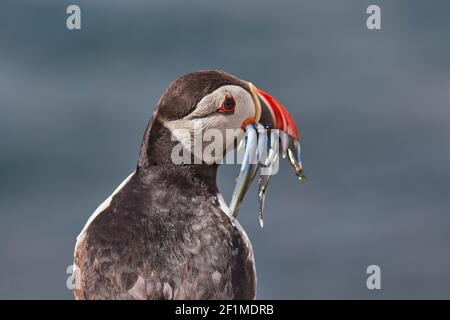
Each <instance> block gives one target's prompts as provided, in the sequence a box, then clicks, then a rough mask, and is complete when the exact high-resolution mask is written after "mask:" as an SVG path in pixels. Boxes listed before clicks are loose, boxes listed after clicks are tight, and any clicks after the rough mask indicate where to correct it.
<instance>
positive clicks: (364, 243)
mask: <svg viewBox="0 0 450 320" xmlns="http://www.w3.org/2000/svg"><path fill="white" fill-rule="evenodd" d="M73 3H76V4H78V5H79V6H80V7H81V10H82V13H81V14H82V30H80V31H69V30H67V28H66V18H67V14H66V8H67V6H68V5H70V4H73ZM369 4H377V5H379V6H380V7H381V10H382V13H381V15H382V17H381V18H382V29H381V30H378V31H370V30H368V29H367V28H366V18H367V14H366V8H367V6H368V5H369ZM449 12H450V2H448V1H445V0H442V1H424V0H422V1H418V0H411V1H406V0H398V1H381V0H376V1H375V0H374V1H361V0H341V1H334V0H319V1H318V0H315V1H312V0H310V1H287V0H284V1H267V0H254V1H239V0H231V1H206V0H203V1H200V0H191V1H173V0H152V1H118V0H115V1H108V2H106V1H87V0H78V1H76V2H69V1H56V0H55V1H45V0H41V1H31V0H29V1H22V0H2V1H1V3H0V298H3V299H13V298H26V299H37V298H42V299H50V298H53V299H72V298H73V295H72V292H71V291H69V290H68V289H67V288H66V279H67V277H68V274H66V268H67V266H68V265H70V264H72V259H73V249H74V245H75V238H76V236H77V234H78V233H79V232H80V230H81V229H82V227H83V226H84V224H85V222H86V221H87V219H88V217H89V216H90V215H91V213H92V212H93V211H94V210H95V208H96V207H97V206H98V205H99V204H100V203H101V202H102V201H103V200H104V199H105V198H106V197H107V196H109V195H110V194H111V192H112V191H113V190H114V189H115V187H116V186H117V185H118V184H119V183H120V182H121V181H122V180H123V179H124V178H125V177H127V176H128V174H129V173H130V172H131V171H133V170H134V168H135V165H136V160H137V153H138V149H139V144H140V142H141V137H142V134H143V131H144V129H145V127H146V124H147V121H148V119H149V118H150V116H151V113H152V111H153V108H154V106H155V103H156V102H157V100H158V98H159V96H160V95H161V93H162V92H163V90H164V89H165V88H166V87H167V86H168V84H169V83H170V82H171V81H172V80H174V79H176V78H177V77H178V76H179V75H181V74H183V73H187V72H191V71H196V70H201V69H211V68H218V69H223V70H225V71H228V72H230V73H232V74H235V75H236V76H238V77H240V78H243V79H247V80H251V81H252V82H253V83H255V84H256V85H257V86H259V87H260V88H262V89H264V90H266V91H268V92H270V93H271V94H273V95H274V96H275V97H277V98H278V99H279V100H280V101H281V102H283V103H284V104H285V105H286V106H287V108H288V109H289V110H290V111H291V113H292V114H293V116H294V118H295V119H296V120H297V123H298V124H299V126H300V131H301V134H302V153H303V164H304V167H305V170H306V173H307V175H308V177H309V180H308V181H307V182H306V183H304V184H300V183H299V182H298V180H297V179H296V178H295V176H294V175H293V173H292V172H291V168H290V167H289V165H288V163H287V162H282V166H281V170H280V172H279V174H278V175H277V176H275V177H274V178H273V179H272V181H271V184H270V187H269V191H268V197H267V203H266V218H265V226H264V229H260V227H259V223H258V218H257V195H256V188H255V185H254V186H253V189H252V190H251V192H250V193H249V194H247V196H246V201H245V203H244V206H243V208H242V209H241V211H240V215H239V220H240V222H241V224H242V225H243V226H244V228H245V229H246V230H247V233H248V235H249V237H250V239H251V240H252V243H253V247H254V250H255V256H256V266H257V273H258V295H257V298H260V299H264V298H275V299H278V298H286V299H312V298H325V299H328V298H333V299H337V298H340V299H352V298H361V299H377V298H388V299H397V298H450V250H449V246H450V233H449V230H450V210H449V208H450V165H449V164H450V145H449V137H450V105H449V101H450V90H449V88H450V63H449V62H450V34H449V32H450V19H449V18H448V15H449ZM237 172H238V167H237V166H224V167H223V168H221V170H220V176H219V184H220V188H221V191H222V193H223V194H224V196H225V197H226V199H229V197H230V195H231V192H232V189H233V185H234V176H236V175H237ZM371 264H376V265H379V266H380V267H381V287H382V288H381V290H372V291H369V290H368V289H367V288H366V278H367V276H368V275H367V274H366V268H367V266H368V265H371Z"/></svg>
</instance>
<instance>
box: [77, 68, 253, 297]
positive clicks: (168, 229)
mask: <svg viewBox="0 0 450 320" xmlns="http://www.w3.org/2000/svg"><path fill="white" fill-rule="evenodd" d="M228 84H231V85H237V86H240V87H242V88H244V89H245V90H249V89H248V84H247V83H246V82H244V81H242V80H240V79H237V78H235V77H233V76H231V75H229V74H227V73H224V72H221V71H204V72H196V73H191V74H188V75H185V76H182V77H180V78H179V79H178V80H176V81H175V82H173V83H172V84H171V85H170V86H169V88H168V89H167V90H166V92H165V93H164V94H163V95H162V97H161V98H160V100H159V102H158V105H157V107H156V111H155V113H154V115H153V117H152V119H151V120H150V122H149V125H148V127H147V129H146V131H145V134H144V138H143V141H142V145H141V150H140V153H139V159H138V165H137V168H136V171H135V173H134V174H132V176H131V177H130V178H129V179H128V180H127V182H126V183H125V184H124V185H123V186H122V187H121V188H120V190H118V191H117V192H116V193H115V194H114V195H113V196H112V198H110V199H109V201H108V202H107V203H106V204H105V205H104V207H102V208H101V209H100V211H99V212H98V214H97V215H96V216H95V218H93V220H92V221H91V222H90V223H89V224H88V225H87V226H86V227H85V229H84V230H83V231H82V233H81V234H80V236H79V238H78V242H77V245H76V252H75V268H76V274H75V276H76V289H75V296H76V298H77V299H253V298H254V297H255V292H256V274H255V268H254V261H253V252H252V248H251V245H250V242H249V241H248V239H247V237H246V235H245V232H244V231H243V230H242V229H241V228H240V227H239V224H238V222H237V221H232V219H230V217H229V216H228V215H227V214H226V213H225V212H224V211H223V210H222V209H221V206H220V203H219V198H218V189H217V185H216V174H217V165H215V164H212V165H206V164H192V165H190V164H185V165H175V164H173V163H172V161H171V159H170V152H171V150H172V148H173V146H174V144H175V143H176V142H175V141H171V132H170V131H169V130H168V129H167V128H166V127H165V126H164V125H163V121H166V120H174V119H179V118H182V117H184V116H186V115H187V114H189V113H190V112H192V110H193V108H195V106H196V104H197V103H198V101H200V99H201V98H202V97H204V96H205V95H207V94H208V93H211V92H212V91H214V90H215V89H217V88H219V87H221V86H223V85H228Z"/></svg>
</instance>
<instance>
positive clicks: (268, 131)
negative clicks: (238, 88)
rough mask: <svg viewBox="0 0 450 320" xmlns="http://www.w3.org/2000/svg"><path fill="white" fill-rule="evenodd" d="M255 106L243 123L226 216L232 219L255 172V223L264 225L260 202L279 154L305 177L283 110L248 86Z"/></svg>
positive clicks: (292, 128)
mask: <svg viewBox="0 0 450 320" xmlns="http://www.w3.org/2000/svg"><path fill="white" fill-rule="evenodd" d="M249 88H250V92H251V94H252V97H253V102H254V104H255V109H256V110H255V116H254V118H252V119H248V120H246V121H245V122H244V123H243V129H244V130H245V136H244V138H243V140H242V141H241V142H240V144H239V148H238V149H239V150H244V156H243V160H242V164H241V169H240V171H239V176H238V178H237V180H236V186H235V188H234V192H233V195H232V198H231V203H230V206H229V207H230V213H231V215H232V216H233V217H234V218H236V217H237V214H238V211H239V208H240V205H241V203H242V200H243V199H244V196H245V193H246V192H247V190H248V189H249V187H250V185H251V183H252V181H253V179H254V178H255V175H256V173H257V171H258V170H259V182H258V185H259V187H258V197H259V221H260V225H261V227H263V224H264V201H265V197H266V192H267V187H268V184H269V181H270V178H271V177H272V175H274V174H276V173H277V172H278V161H279V159H280V153H281V156H282V158H283V159H284V158H286V157H287V159H288V160H289V163H290V164H291V166H292V168H293V170H294V172H295V174H296V175H297V177H298V178H299V179H300V181H301V182H303V181H304V180H305V179H306V176H305V174H304V171H303V166H302V162H301V158H300V155H301V154H300V152H301V150H300V135H299V132H298V128H297V125H296V124H295V122H294V120H293V118H292V116H291V115H290V113H289V112H288V111H287V110H286V108H285V107H284V106H283V105H282V104H281V103H279V102H278V101H277V100H275V99H274V98H273V97H272V96H270V95H269V94H268V93H266V92H264V91H262V90H260V89H258V88H256V87H255V86H254V85H253V84H252V83H249Z"/></svg>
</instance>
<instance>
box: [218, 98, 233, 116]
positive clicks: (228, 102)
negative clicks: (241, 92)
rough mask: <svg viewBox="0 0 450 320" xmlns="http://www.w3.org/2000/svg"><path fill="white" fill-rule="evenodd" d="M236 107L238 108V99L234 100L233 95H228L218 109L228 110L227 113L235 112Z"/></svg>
mask: <svg viewBox="0 0 450 320" xmlns="http://www.w3.org/2000/svg"><path fill="white" fill-rule="evenodd" d="M234 108H236V100H234V98H233V96H231V95H226V96H225V98H224V100H223V102H222V104H221V105H220V107H219V108H217V110H219V111H222V112H226V113H233V112H234Z"/></svg>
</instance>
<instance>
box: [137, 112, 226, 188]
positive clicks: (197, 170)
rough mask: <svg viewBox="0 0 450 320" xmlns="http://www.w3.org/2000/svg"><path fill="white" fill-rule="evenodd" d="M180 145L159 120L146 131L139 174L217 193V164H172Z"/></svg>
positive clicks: (139, 162)
mask: <svg viewBox="0 0 450 320" xmlns="http://www.w3.org/2000/svg"><path fill="white" fill-rule="evenodd" d="M178 143H179V142H178V141H171V133H170V131H169V130H168V129H167V128H166V127H164V125H162V124H161V123H160V122H159V121H158V120H153V121H151V122H150V123H149V126H148V127H147V129H146V131H145V134H144V138H143V140H142V144H141V150H140V152H139V160H138V164H137V170H136V171H137V173H138V174H143V175H146V174H157V175H158V176H160V177H161V178H163V179H166V180H167V181H172V180H173V181H174V182H178V183H184V184H196V185H203V186H204V187H205V188H206V189H208V190H209V191H211V192H212V193H214V194H215V193H217V192H218V188H217V183H216V177H217V168H218V165H217V164H211V165H210V164H205V163H202V164H175V163H173V162H172V160H171V153H172V149H173V148H174V147H175V146H176V145H177V144H178Z"/></svg>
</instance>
